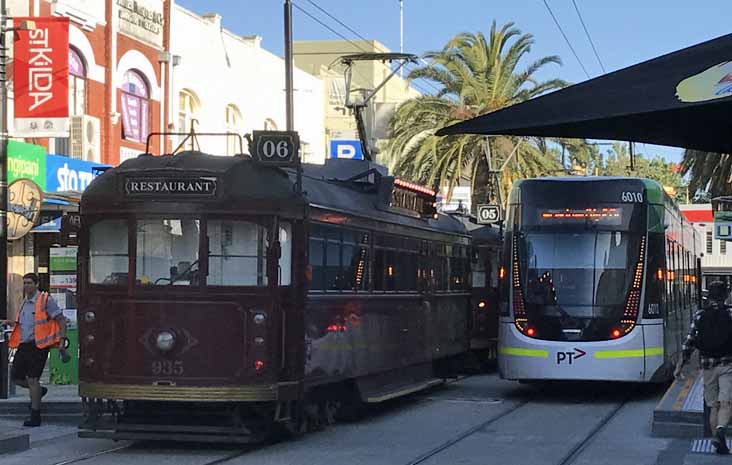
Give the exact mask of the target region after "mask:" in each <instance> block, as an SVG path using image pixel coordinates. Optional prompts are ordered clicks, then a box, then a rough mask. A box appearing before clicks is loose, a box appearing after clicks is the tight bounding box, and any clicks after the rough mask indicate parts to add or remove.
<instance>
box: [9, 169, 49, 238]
mask: <svg viewBox="0 0 732 465" xmlns="http://www.w3.org/2000/svg"><path fill="white" fill-rule="evenodd" d="M42 201H43V193H42V192H41V188H40V187H38V184H36V183H35V182H33V181H31V180H30V179H25V178H23V179H16V180H15V181H13V182H12V184H10V186H8V240H11V241H12V240H15V239H20V238H21V237H23V236H25V235H26V234H28V231H30V230H31V229H33V226H35V224H36V223H37V222H38V217H39V216H40V214H41V202H42Z"/></svg>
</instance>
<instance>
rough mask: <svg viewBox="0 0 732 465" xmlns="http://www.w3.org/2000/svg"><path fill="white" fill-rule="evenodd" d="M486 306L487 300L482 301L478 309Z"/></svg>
mask: <svg viewBox="0 0 732 465" xmlns="http://www.w3.org/2000/svg"><path fill="white" fill-rule="evenodd" d="M485 305H486V304H485V300H481V301H480V302H478V308H485Z"/></svg>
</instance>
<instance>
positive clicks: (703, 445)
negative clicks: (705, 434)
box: [691, 439, 732, 454]
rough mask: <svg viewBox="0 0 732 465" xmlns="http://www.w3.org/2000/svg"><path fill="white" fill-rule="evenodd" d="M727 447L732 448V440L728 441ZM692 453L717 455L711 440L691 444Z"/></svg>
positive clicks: (699, 440)
mask: <svg viewBox="0 0 732 465" xmlns="http://www.w3.org/2000/svg"><path fill="white" fill-rule="evenodd" d="M727 447H732V440H730V439H727ZM691 452H693V453H695V454H716V452H715V451H714V446H713V445H712V440H711V439H694V441H692V443H691Z"/></svg>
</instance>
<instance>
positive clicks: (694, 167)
mask: <svg viewBox="0 0 732 465" xmlns="http://www.w3.org/2000/svg"><path fill="white" fill-rule="evenodd" d="M681 174H682V175H684V176H686V175H687V174H688V175H689V192H690V193H692V195H696V193H706V192H708V193H709V195H710V196H711V197H712V198H714V197H718V196H722V195H732V184H730V182H732V155H730V154H728V153H714V152H704V151H701V150H692V149H686V150H684V157H683V159H682V161H681Z"/></svg>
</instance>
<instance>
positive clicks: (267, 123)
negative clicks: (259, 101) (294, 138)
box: [264, 118, 277, 131]
mask: <svg viewBox="0 0 732 465" xmlns="http://www.w3.org/2000/svg"><path fill="white" fill-rule="evenodd" d="M264 130H265V131H276V130H277V123H275V122H274V120H273V119H272V118H267V119H266V120H264Z"/></svg>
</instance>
